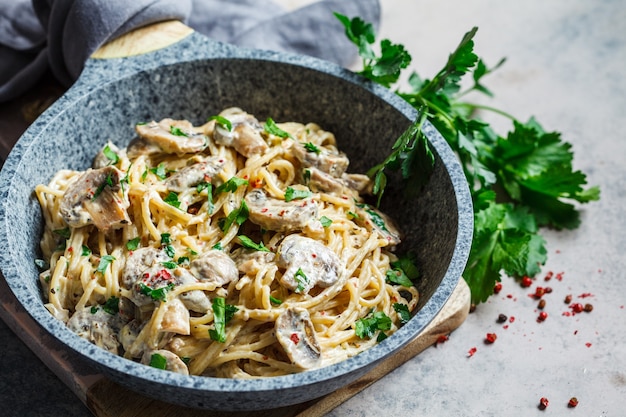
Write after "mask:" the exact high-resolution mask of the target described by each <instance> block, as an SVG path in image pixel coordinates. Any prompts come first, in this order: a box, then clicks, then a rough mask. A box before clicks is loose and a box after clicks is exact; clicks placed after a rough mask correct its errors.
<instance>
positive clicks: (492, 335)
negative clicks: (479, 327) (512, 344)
mask: <svg viewBox="0 0 626 417" xmlns="http://www.w3.org/2000/svg"><path fill="white" fill-rule="evenodd" d="M497 338H498V336H497V335H496V334H495V333H487V336H485V343H487V344H492V343H493V342H495V341H496V339H497Z"/></svg>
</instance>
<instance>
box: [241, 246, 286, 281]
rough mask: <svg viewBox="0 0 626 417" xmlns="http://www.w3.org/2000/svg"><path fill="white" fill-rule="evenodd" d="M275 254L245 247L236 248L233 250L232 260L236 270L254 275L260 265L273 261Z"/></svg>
mask: <svg viewBox="0 0 626 417" xmlns="http://www.w3.org/2000/svg"><path fill="white" fill-rule="evenodd" d="M275 257H276V254H275V253H273V252H264V251H258V250H252V249H246V248H238V249H235V250H234V251H233V261H234V262H235V264H236V265H237V270H238V271H239V272H241V273H242V274H247V275H256V274H257V272H259V270H260V269H261V267H262V266H263V265H265V264H268V263H270V262H272V261H274V258H275Z"/></svg>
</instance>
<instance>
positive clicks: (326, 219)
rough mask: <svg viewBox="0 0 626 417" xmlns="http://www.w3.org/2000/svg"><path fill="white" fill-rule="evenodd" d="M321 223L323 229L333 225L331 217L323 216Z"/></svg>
mask: <svg viewBox="0 0 626 417" xmlns="http://www.w3.org/2000/svg"><path fill="white" fill-rule="evenodd" d="M320 223H322V226H323V227H330V225H331V224H333V221H332V219H330V218H329V217H326V216H322V217H320Z"/></svg>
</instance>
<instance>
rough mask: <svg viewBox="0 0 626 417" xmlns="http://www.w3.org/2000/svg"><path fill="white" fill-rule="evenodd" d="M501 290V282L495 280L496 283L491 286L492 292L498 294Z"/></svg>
mask: <svg viewBox="0 0 626 417" xmlns="http://www.w3.org/2000/svg"><path fill="white" fill-rule="evenodd" d="M501 290H502V283H501V282H496V285H494V286H493V293H494V294H498V293H499V292H500V291H501Z"/></svg>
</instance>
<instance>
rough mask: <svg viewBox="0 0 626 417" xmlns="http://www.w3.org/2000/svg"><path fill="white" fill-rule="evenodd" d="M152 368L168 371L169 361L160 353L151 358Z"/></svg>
mask: <svg viewBox="0 0 626 417" xmlns="http://www.w3.org/2000/svg"><path fill="white" fill-rule="evenodd" d="M150 366H151V367H153V368H157V369H167V359H165V356H163V355H161V354H159V353H153V354H152V355H151V356H150Z"/></svg>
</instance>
